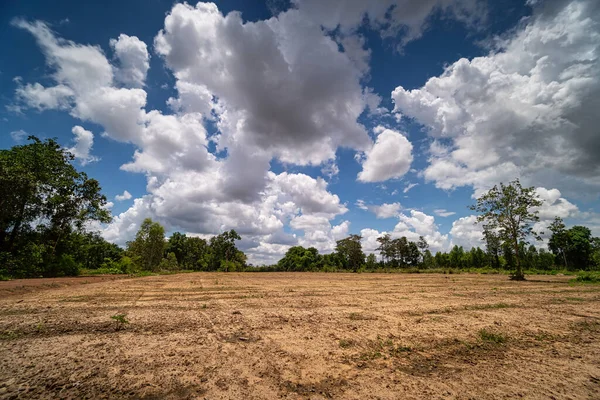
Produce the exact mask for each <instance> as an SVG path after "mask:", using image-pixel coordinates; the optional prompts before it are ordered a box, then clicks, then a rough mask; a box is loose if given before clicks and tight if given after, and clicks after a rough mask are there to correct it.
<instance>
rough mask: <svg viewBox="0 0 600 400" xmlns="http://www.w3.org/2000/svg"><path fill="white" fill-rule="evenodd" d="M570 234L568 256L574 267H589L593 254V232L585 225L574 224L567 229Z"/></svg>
mask: <svg viewBox="0 0 600 400" xmlns="http://www.w3.org/2000/svg"><path fill="white" fill-rule="evenodd" d="M567 233H568V236H569V245H568V250H567V251H568V253H567V254H568V256H567V259H568V260H570V264H571V266H572V267H573V268H578V269H588V268H589V266H590V264H591V260H590V258H591V255H592V232H591V231H590V229H589V228H587V227H585V226H574V227H572V228H571V229H569V230H568V231H567Z"/></svg>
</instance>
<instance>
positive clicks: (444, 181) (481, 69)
mask: <svg viewBox="0 0 600 400" xmlns="http://www.w3.org/2000/svg"><path fill="white" fill-rule="evenodd" d="M553 4H554V6H555V7H542V6H540V8H537V9H536V11H535V12H534V16H533V17H532V18H531V19H529V20H528V21H527V22H526V23H524V24H523V26H522V27H520V28H519V29H517V30H516V31H515V32H514V33H513V34H512V35H511V36H509V37H506V38H504V39H499V40H498V41H497V45H496V47H495V48H494V50H492V51H491V52H490V53H489V54H488V55H487V56H484V57H477V58H474V59H472V60H467V59H460V60H459V61H457V62H455V63H453V64H451V65H450V66H448V67H447V68H446V70H445V71H444V73H443V74H442V75H440V76H439V77H433V78H431V79H429V80H428V81H427V83H426V84H425V85H424V86H423V87H421V88H418V89H414V90H406V89H405V88H403V87H401V86H399V87H397V88H396V89H395V90H394V92H393V94H392V98H393V100H394V102H395V108H394V111H395V112H396V113H399V114H401V115H402V116H404V117H408V118H413V119H415V120H417V121H418V122H420V123H421V124H423V125H425V126H426V127H427V129H428V133H429V135H430V136H431V137H433V138H443V139H444V142H440V141H434V142H433V143H432V145H431V157H430V159H429V163H430V164H429V166H428V167H427V168H426V169H425V171H424V173H423V176H424V177H425V179H426V180H427V181H433V182H435V184H436V186H437V187H439V188H442V189H452V188H455V187H459V186H466V185H470V186H473V187H474V188H475V190H476V191H479V192H480V191H481V190H483V189H487V188H489V187H490V186H491V185H493V184H495V183H497V182H498V181H504V182H506V181H508V180H510V179H513V178H514V177H517V176H522V177H523V178H524V181H525V182H526V183H538V184H540V183H541V184H542V185H543V186H546V187H548V186H549V187H554V186H558V185H559V183H561V184H563V183H565V182H567V181H571V182H574V181H576V182H577V183H578V184H579V189H580V190H581V189H585V190H587V191H592V192H594V193H597V190H598V187H599V186H600V180H599V179H598V177H599V176H600V157H599V156H598V155H599V154H600V152H599V151H598V150H599V149H600V136H598V135H597V123H596V112H595V110H597V109H598V106H599V105H600V103H599V101H600V100H599V99H600V78H599V77H600V61H599V59H598V55H599V51H600V25H599V24H600V6H599V4H598V2H595V1H592V0H574V1H571V2H560V3H553ZM566 186H569V187H570V188H571V190H570V194H571V193H572V194H576V191H575V190H574V187H573V184H571V185H566ZM563 187H564V186H563Z"/></svg>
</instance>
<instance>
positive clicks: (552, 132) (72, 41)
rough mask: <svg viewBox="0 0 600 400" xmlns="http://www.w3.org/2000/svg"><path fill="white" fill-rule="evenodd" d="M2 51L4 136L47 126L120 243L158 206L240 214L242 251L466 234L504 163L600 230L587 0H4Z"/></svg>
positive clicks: (504, 174)
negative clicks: (92, 190)
mask: <svg viewBox="0 0 600 400" xmlns="http://www.w3.org/2000/svg"><path fill="white" fill-rule="evenodd" d="M0 53H1V54H4V55H5V56H4V57H1V58H0V89H1V90H0V148H10V147H11V146H14V145H18V144H24V143H26V142H27V136H29V135H35V136H37V137H39V138H56V139H57V140H58V142H59V143H60V144H62V145H63V146H64V147H65V148H68V149H69V150H70V151H71V152H72V153H73V154H74V155H75V157H76V159H75V161H74V163H75V165H76V166H77V168H78V169H80V170H82V171H85V172H86V173H87V174H88V175H89V176H90V177H93V178H95V179H97V180H98V181H99V182H100V184H101V186H102V188H103V193H104V194H105V195H106V196H107V198H108V200H109V203H108V205H107V207H108V208H110V210H111V211H112V214H113V216H114V218H113V222H112V223H110V224H107V225H93V226H91V227H90V228H91V229H95V230H99V231H100V232H101V234H102V235H103V237H104V238H106V239H107V240H109V241H111V242H114V243H117V244H119V245H124V244H125V243H126V242H127V241H128V240H131V239H132V238H133V237H134V236H135V233H136V231H137V230H138V228H139V226H140V224H141V222H142V221H143V219H144V218H148V217H149V218H152V219H153V220H156V221H158V222H160V223H161V224H163V225H164V226H165V228H166V230H167V232H168V233H172V232H175V231H180V232H185V233H187V234H189V235H192V236H200V237H209V236H212V235H214V234H218V233H221V232H223V231H226V230H229V229H235V230H237V231H238V233H240V235H241V236H242V241H241V242H240V243H239V247H240V248H241V249H243V250H244V251H245V252H246V254H247V255H248V256H249V261H250V262H251V263H254V264H263V263H273V262H276V261H277V260H278V259H279V258H280V257H281V256H282V255H283V254H284V253H285V251H286V250H287V249H288V248H289V247H290V246H293V245H302V246H306V247H308V246H314V247H316V248H317V249H319V251H321V252H323V253H328V252H331V251H333V250H334V248H335V242H336V240H339V239H342V238H344V237H346V236H347V235H349V234H359V235H361V236H362V238H363V239H362V243H363V248H364V249H365V250H366V252H367V253H370V252H373V251H375V249H376V247H377V241H376V239H377V237H379V236H381V235H382V234H384V233H389V234H391V235H392V237H401V236H406V237H407V238H408V239H409V240H416V239H417V238H418V237H419V236H424V237H425V238H426V240H427V241H428V243H429V245H430V248H431V250H432V251H434V252H435V251H439V250H442V251H445V250H448V249H449V248H451V247H452V246H454V245H461V246H464V247H465V248H467V249H469V248H471V247H473V246H483V243H482V241H481V227H480V226H478V225H477V224H476V223H475V222H476V218H475V216H474V215H473V214H472V211H470V210H469V208H468V206H469V205H471V204H473V203H474V201H475V200H474V199H475V198H476V197H477V196H479V195H481V194H482V193H484V192H485V191H486V190H488V189H489V188H491V187H492V186H493V185H495V184H498V183H500V182H504V183H507V182H509V181H511V180H513V179H516V178H519V179H520V180H521V182H522V183H523V184H524V185H526V186H535V187H536V192H537V194H538V195H539V196H540V198H541V199H542V200H543V205H542V206H541V207H540V208H539V209H538V211H539V215H540V222H539V223H537V224H536V226H535V228H536V229H537V230H538V231H540V232H544V229H545V227H547V225H548V224H549V222H550V221H551V220H552V219H553V218H554V217H555V216H559V217H561V218H563V219H564V220H565V222H566V223H567V225H574V224H583V225H586V226H588V227H590V228H591V229H592V232H593V233H594V234H595V235H600V201H599V197H598V193H599V192H600V190H599V189H600V131H599V130H598V126H600V115H599V113H598V110H599V109H600V61H599V58H598V57H599V55H600V2H598V1H595V0H545V1H544V0H528V1H525V0H520V1H518V0H494V1H491V0H487V1H486V0H422V1H419V2H415V1H411V0H377V1H370V2H365V1H362V0H330V1H326V2H325V1H320V0H292V1H284V0H267V1H265V2H262V1H241V0H239V1H233V0H232V1H219V2H216V3H208V2H206V3H205V2H199V3H197V4H196V3H174V2H172V1H163V0H143V1H142V0H139V1H138V0H131V1H126V2H123V1H116V0H107V1H105V2H80V1H70V0H65V1H61V2H52V3H51V2H47V1H35V0H29V1H26V2H25V1H22V2H2V3H1V4H0ZM543 237H546V238H547V232H544V235H543ZM537 244H538V245H540V246H543V245H544V243H537Z"/></svg>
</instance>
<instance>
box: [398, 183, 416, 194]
mask: <svg viewBox="0 0 600 400" xmlns="http://www.w3.org/2000/svg"><path fill="white" fill-rule="evenodd" d="M415 186H419V184H418V183H410V182H407V183H406V185H405V186H404V189H403V190H402V193H408V192H409V190H410V189H412V188H414V187H415Z"/></svg>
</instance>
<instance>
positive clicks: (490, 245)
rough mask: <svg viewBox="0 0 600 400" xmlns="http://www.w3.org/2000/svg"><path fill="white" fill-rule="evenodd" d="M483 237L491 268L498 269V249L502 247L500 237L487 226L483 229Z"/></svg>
mask: <svg viewBox="0 0 600 400" xmlns="http://www.w3.org/2000/svg"><path fill="white" fill-rule="evenodd" d="M483 238H484V240H485V249H486V252H487V256H488V258H489V263H490V265H491V266H492V268H496V269H500V251H501V248H502V244H501V243H500V238H499V237H498V235H497V234H496V233H495V232H494V231H492V230H491V229H489V228H484V229H483Z"/></svg>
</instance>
